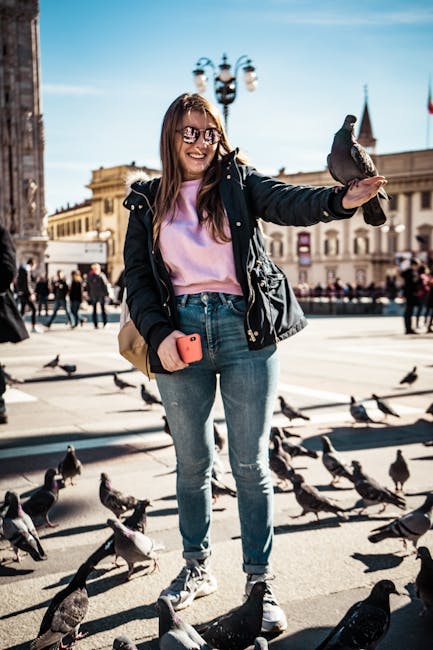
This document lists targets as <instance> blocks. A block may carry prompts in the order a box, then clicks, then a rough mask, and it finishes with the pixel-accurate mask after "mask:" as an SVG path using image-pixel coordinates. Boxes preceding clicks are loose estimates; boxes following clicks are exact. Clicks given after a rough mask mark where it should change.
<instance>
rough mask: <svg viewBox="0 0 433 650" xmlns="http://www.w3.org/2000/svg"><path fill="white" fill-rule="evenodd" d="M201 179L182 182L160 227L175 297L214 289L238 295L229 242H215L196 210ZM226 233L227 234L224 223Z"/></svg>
mask: <svg viewBox="0 0 433 650" xmlns="http://www.w3.org/2000/svg"><path fill="white" fill-rule="evenodd" d="M200 184H201V179H198V180H194V181H185V182H184V183H182V186H181V190H180V194H179V197H178V199H177V203H176V213H175V218H174V220H173V221H171V217H172V215H171V214H168V215H167V217H166V219H165V221H164V222H163V224H162V226H161V231H160V237H159V245H160V249H161V253H162V257H163V259H164V262H165V265H166V267H167V269H168V271H169V273H170V277H171V281H172V283H173V288H174V292H175V294H176V295H177V296H179V295H182V294H185V293H201V292H202V291H215V292H221V293H232V294H237V295H242V289H241V287H240V284H239V282H238V281H237V279H236V272H235V262H234V256H233V248H232V243H231V241H229V242H227V243H225V242H216V241H214V240H213V239H212V237H211V235H210V233H209V230H208V228H207V226H206V225H205V224H200V223H199V220H198V215H197V210H196V199H197V193H198V190H199V188H200ZM225 230H226V234H230V229H229V225H228V223H227V222H226V229H225Z"/></svg>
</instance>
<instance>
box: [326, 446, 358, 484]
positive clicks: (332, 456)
mask: <svg viewBox="0 0 433 650" xmlns="http://www.w3.org/2000/svg"><path fill="white" fill-rule="evenodd" d="M320 439H321V440H322V449H323V454H322V463H323V464H324V466H325V467H326V469H327V470H328V472H329V473H330V474H331V476H332V477H333V478H332V481H331V483H330V484H331V485H335V483H338V481H339V480H340V478H341V477H343V478H347V480H349V481H350V482H351V483H353V482H354V479H353V473H352V472H351V470H350V467H349V466H348V465H346V463H345V462H344V460H343V457H342V456H341V455H340V454H339V452H338V451H337V450H336V449H335V448H334V447H333V445H332V442H331V441H330V439H329V438H328V436H325V435H323V436H320Z"/></svg>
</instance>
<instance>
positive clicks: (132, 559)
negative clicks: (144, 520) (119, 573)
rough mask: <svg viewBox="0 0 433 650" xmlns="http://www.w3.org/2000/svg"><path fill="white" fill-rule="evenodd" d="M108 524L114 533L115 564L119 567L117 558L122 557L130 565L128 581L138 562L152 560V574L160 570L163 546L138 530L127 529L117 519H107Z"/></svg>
mask: <svg viewBox="0 0 433 650" xmlns="http://www.w3.org/2000/svg"><path fill="white" fill-rule="evenodd" d="M107 524H108V526H110V527H111V528H112V529H113V531H114V549H115V553H116V562H115V564H116V565H117V558H118V557H119V556H120V557H123V559H124V560H125V561H126V563H127V565H128V573H127V577H126V579H127V580H129V579H130V577H131V575H132V572H133V571H134V564H135V563H136V562H146V561H149V560H151V561H152V562H153V567H152V571H151V573H153V571H155V569H159V565H158V556H157V551H160V550H162V549H163V548H164V546H163V545H162V544H158V543H157V542H155V540H153V539H151V538H150V537H148V536H147V535H143V533H140V532H139V531H137V530H131V529H130V528H127V527H126V526H124V525H123V524H122V522H120V521H118V520H117V519H107Z"/></svg>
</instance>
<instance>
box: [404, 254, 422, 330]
mask: <svg viewBox="0 0 433 650" xmlns="http://www.w3.org/2000/svg"><path fill="white" fill-rule="evenodd" d="M400 275H401V277H402V279H403V296H404V297H405V299H406V306H405V310H404V314H403V319H404V328H405V334H417V332H416V331H415V330H414V328H413V327H412V316H413V311H414V309H415V307H416V306H417V305H418V288H419V261H418V260H417V258H416V257H412V259H411V260H410V263H409V267H408V268H406V269H404V270H403V271H400Z"/></svg>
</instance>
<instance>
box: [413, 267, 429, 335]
mask: <svg viewBox="0 0 433 650" xmlns="http://www.w3.org/2000/svg"><path fill="white" fill-rule="evenodd" d="M429 275H430V274H429V270H428V269H427V268H426V267H425V266H424V264H420V265H419V267H418V276H419V280H418V289H417V292H416V297H417V302H418V304H417V305H416V306H415V309H414V316H415V327H416V329H420V322H421V316H424V325H426V324H427V301H428V294H429V289H430V286H429Z"/></svg>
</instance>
